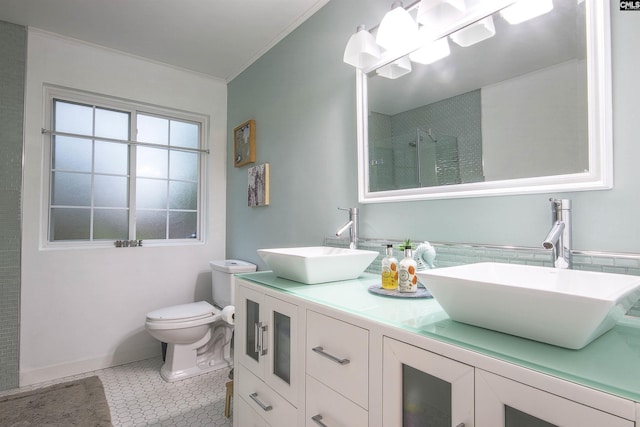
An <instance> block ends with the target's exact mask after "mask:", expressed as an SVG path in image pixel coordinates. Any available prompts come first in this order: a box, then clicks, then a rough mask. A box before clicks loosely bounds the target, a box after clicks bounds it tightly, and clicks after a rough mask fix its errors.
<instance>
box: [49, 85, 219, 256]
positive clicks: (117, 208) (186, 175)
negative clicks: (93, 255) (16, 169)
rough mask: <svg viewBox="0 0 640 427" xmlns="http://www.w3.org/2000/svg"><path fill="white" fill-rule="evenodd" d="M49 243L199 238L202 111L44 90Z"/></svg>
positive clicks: (204, 124) (204, 122) (204, 120)
mask: <svg viewBox="0 0 640 427" xmlns="http://www.w3.org/2000/svg"><path fill="white" fill-rule="evenodd" d="M45 99H46V107H45V123H46V125H45V126H49V127H48V129H43V134H44V136H45V138H44V139H45V147H46V148H45V153H46V159H47V162H46V166H47V169H48V170H47V171H46V172H47V178H46V181H47V188H48V194H47V203H46V205H47V211H46V215H45V216H46V223H47V227H46V239H45V241H46V242H47V246H89V245H107V244H108V245H113V243H114V242H115V241H118V240H120V241H131V240H136V241H139V240H143V241H144V242H145V243H148V242H153V243H162V242H166V243H176V242H185V243H187V242H201V241H202V240H203V232H202V231H203V229H204V224H203V221H204V218H205V215H204V212H203V209H204V203H203V200H204V194H205V188H204V183H205V181H206V180H205V179H204V176H205V165H206V162H205V156H206V154H207V153H208V150H206V143H205V135H206V134H207V132H206V129H207V126H208V120H207V118H206V117H205V116H202V115H198V114H194V113H186V112H182V111H178V110H171V109H169V108H164V107H156V106H150V105H145V104H142V103H136V102H135V101H125V100H120V99H114V98H110V97H107V96H101V95H94V94H87V93H84V92H78V91H73V90H69V89H61V88H53V87H47V88H45Z"/></svg>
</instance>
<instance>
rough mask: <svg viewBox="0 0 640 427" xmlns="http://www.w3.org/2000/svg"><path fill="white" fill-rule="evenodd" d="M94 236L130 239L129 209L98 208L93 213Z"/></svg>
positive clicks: (96, 237) (97, 237)
mask: <svg viewBox="0 0 640 427" xmlns="http://www.w3.org/2000/svg"><path fill="white" fill-rule="evenodd" d="M93 238H94V240H95V239H113V240H118V239H125V240H126V239H128V238H129V211H128V210H126V209H117V210H116V209H97V210H96V211H95V212H94V214H93Z"/></svg>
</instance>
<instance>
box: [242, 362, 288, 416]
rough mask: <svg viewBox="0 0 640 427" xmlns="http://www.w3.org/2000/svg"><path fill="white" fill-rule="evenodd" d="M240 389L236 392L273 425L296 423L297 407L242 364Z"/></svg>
mask: <svg viewBox="0 0 640 427" xmlns="http://www.w3.org/2000/svg"><path fill="white" fill-rule="evenodd" d="M237 375H238V389H237V391H236V392H235V393H234V394H235V395H236V396H238V397H240V398H242V399H243V400H244V401H245V402H246V403H247V404H248V405H249V407H251V408H252V409H253V410H254V411H255V412H257V413H258V414H259V415H260V416H261V417H262V418H263V419H264V420H265V421H266V422H267V423H268V424H270V425H272V426H285V425H291V426H293V425H295V423H296V415H297V409H296V408H295V407H294V406H293V405H291V404H290V403H289V402H287V401H286V399H285V398H284V397H282V396H280V395H279V394H278V393H276V392H275V391H274V390H273V389H272V388H271V387H269V386H268V385H266V384H265V383H264V382H263V381H262V380H260V378H258V377H256V376H255V375H253V374H252V373H251V372H250V371H249V370H248V369H247V368H245V367H244V366H242V365H240V366H239V367H238V369H237Z"/></svg>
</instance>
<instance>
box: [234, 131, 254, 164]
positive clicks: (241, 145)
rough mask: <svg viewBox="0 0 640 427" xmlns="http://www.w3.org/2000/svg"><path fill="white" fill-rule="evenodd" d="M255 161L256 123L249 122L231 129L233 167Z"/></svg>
mask: <svg viewBox="0 0 640 427" xmlns="http://www.w3.org/2000/svg"><path fill="white" fill-rule="evenodd" d="M255 161H256V122H255V120H249V121H246V122H244V123H243V124H241V125H240V126H238V127H236V128H235V129H233V165H234V166H235V167H240V166H244V165H246V164H248V163H253V162H255Z"/></svg>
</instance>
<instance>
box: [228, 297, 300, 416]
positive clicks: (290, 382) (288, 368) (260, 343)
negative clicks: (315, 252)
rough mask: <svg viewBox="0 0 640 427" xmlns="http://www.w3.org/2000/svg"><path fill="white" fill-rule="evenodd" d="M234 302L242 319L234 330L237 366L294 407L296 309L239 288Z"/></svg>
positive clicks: (296, 379)
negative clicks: (237, 355)
mask: <svg viewBox="0 0 640 427" xmlns="http://www.w3.org/2000/svg"><path fill="white" fill-rule="evenodd" d="M236 298H237V302H236V304H237V305H240V304H242V307H241V308H240V310H239V314H240V315H241V316H243V318H242V319H241V321H240V322H238V323H239V324H240V329H241V330H238V328H236V337H237V339H238V341H239V343H240V346H239V347H238V348H236V351H240V354H239V357H238V359H239V361H240V363H241V364H242V365H243V366H244V367H246V368H247V369H248V370H249V371H251V372H252V373H253V374H254V375H256V376H257V377H259V378H261V379H262V380H263V381H264V382H265V383H266V384H267V385H269V386H270V387H271V388H272V389H273V390H275V391H276V392H278V393H279V394H280V395H281V396H283V397H284V398H285V399H287V400H288V401H289V402H291V403H292V404H293V405H294V406H296V407H297V406H298V399H299V392H298V391H299V390H298V386H299V379H298V378H297V376H298V370H297V368H298V363H299V362H298V360H297V358H296V357H295V349H296V348H298V342H297V341H298V331H297V328H298V325H297V311H298V308H297V307H296V306H295V305H293V304H290V303H287V302H284V301H282V300H279V299H277V298H273V297H270V296H268V295H264V294H263V293H260V292H256V291H254V290H252V289H248V288H245V287H243V286H240V287H239V288H238V295H237V296H236Z"/></svg>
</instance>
